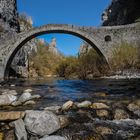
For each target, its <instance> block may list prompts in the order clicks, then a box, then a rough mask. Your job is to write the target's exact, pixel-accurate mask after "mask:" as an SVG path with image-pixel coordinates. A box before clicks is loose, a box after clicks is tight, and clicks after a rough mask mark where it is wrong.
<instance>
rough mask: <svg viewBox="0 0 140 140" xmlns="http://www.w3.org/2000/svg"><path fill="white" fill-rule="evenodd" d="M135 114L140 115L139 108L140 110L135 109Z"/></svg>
mask: <svg viewBox="0 0 140 140" xmlns="http://www.w3.org/2000/svg"><path fill="white" fill-rule="evenodd" d="M134 114H135V115H137V116H138V117H140V109H139V110H136V111H134Z"/></svg>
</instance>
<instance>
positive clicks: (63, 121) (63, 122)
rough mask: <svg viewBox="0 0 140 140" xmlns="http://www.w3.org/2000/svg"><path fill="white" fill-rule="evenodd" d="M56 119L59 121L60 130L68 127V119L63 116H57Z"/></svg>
mask: <svg viewBox="0 0 140 140" xmlns="http://www.w3.org/2000/svg"><path fill="white" fill-rule="evenodd" d="M58 118H59V121H60V126H61V128H64V127H66V126H68V125H69V123H70V121H69V119H68V117H66V116H64V115H59V116H58Z"/></svg>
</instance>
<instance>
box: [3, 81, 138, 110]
mask: <svg viewBox="0 0 140 140" xmlns="http://www.w3.org/2000/svg"><path fill="white" fill-rule="evenodd" d="M11 84H14V85H15V87H10V86H9V85H11ZM3 88H9V89H14V90H16V91H17V92H18V93H19V95H20V94H21V93H22V92H23V90H25V89H28V88H30V89H32V90H33V93H32V94H39V95H41V99H40V100H38V101H37V103H36V105H33V106H27V107H17V108H16V110H17V109H18V110H24V109H43V108H44V107H47V106H54V105H62V104H63V103H64V102H66V101H68V100H72V101H74V102H80V101H84V100H90V101H92V102H94V101H97V100H100V99H104V98H105V99H106V100H110V101H114V102H115V101H120V100H129V101H132V100H135V99H138V98H140V79H120V80H116V79H96V80H63V79H57V78H49V79H46V80H43V79H42V80H41V79H40V80H21V79H19V80H14V81H10V82H8V83H7V84H6V85H5V86H4V87H1V89H3ZM97 92H105V93H107V96H106V97H95V96H94V95H95V93H97ZM11 109H12V108H11Z"/></svg>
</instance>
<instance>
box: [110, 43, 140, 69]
mask: <svg viewBox="0 0 140 140" xmlns="http://www.w3.org/2000/svg"><path fill="white" fill-rule="evenodd" d="M110 64H111V67H112V68H113V70H124V69H130V68H137V66H138V64H139V50H138V48H137V47H136V46H134V45H132V44H129V43H126V42H122V43H121V44H120V45H119V46H116V47H115V49H114V50H113V56H112V58H111V60H110Z"/></svg>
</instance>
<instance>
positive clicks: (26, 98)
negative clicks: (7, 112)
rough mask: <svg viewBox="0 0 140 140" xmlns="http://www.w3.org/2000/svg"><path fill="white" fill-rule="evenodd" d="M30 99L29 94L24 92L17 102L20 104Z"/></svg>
mask: <svg viewBox="0 0 140 140" xmlns="http://www.w3.org/2000/svg"><path fill="white" fill-rule="evenodd" d="M30 98H31V93H29V92H26V93H23V94H22V95H21V96H20V97H19V99H18V101H19V102H21V103H24V102H26V101H28V100H30Z"/></svg>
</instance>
